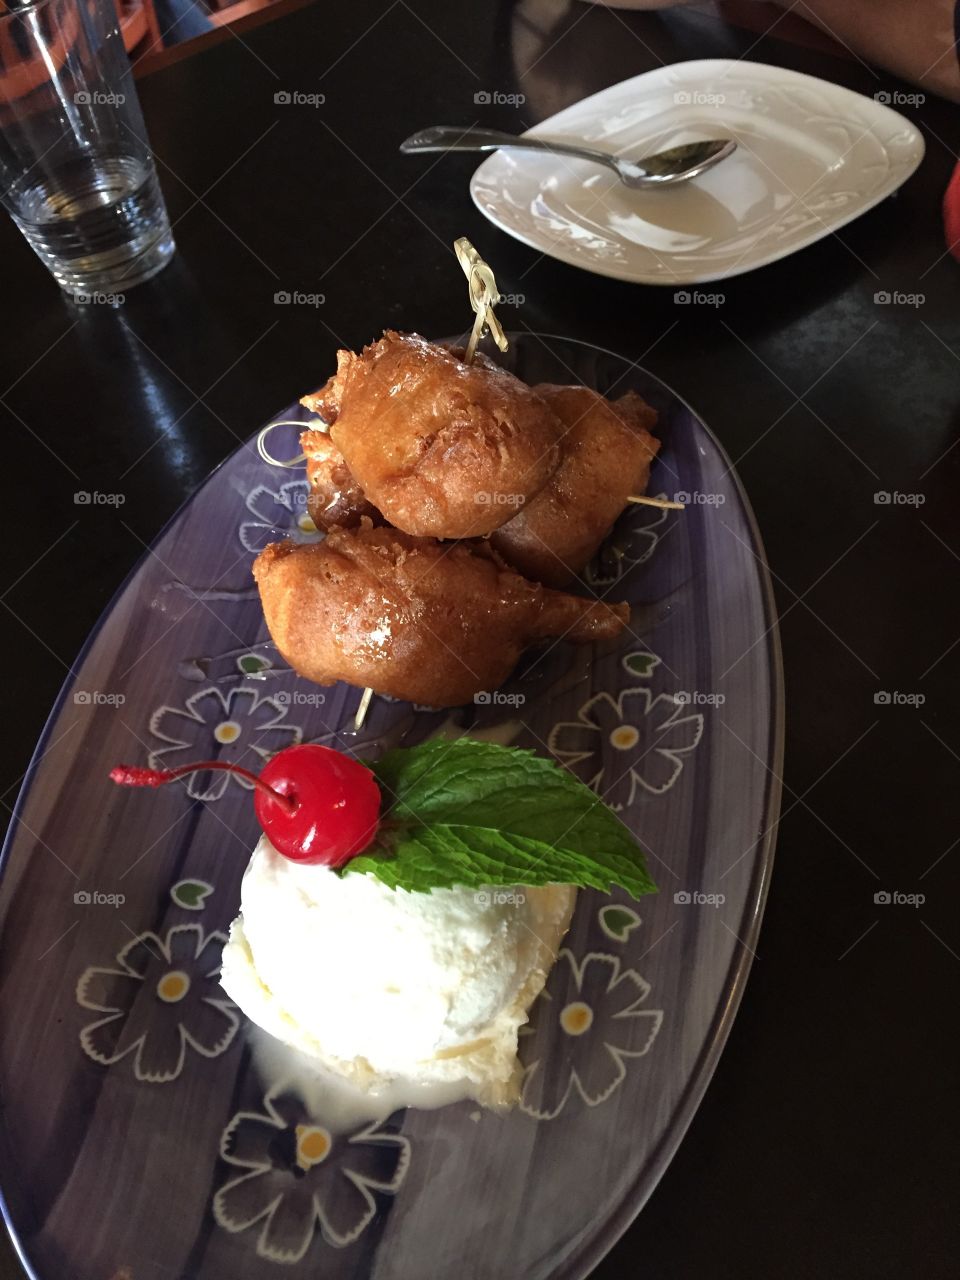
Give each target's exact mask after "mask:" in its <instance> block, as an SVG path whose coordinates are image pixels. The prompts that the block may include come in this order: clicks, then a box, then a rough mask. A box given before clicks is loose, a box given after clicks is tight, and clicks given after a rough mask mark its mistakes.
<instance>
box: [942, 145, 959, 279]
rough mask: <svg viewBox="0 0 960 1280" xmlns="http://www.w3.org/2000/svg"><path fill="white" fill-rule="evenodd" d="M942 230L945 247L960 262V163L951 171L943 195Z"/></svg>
mask: <svg viewBox="0 0 960 1280" xmlns="http://www.w3.org/2000/svg"><path fill="white" fill-rule="evenodd" d="M943 230H944V233H945V234H946V237H947V248H948V249H949V251H950V252H951V253H952V254H953V256H954V257H955V258H956V259H957V261H958V262H960V164H958V165H957V167H956V168H955V169H954V171H953V177H952V178H951V179H950V185H949V186H948V187H947V193H946V195H945V196H944V197H943Z"/></svg>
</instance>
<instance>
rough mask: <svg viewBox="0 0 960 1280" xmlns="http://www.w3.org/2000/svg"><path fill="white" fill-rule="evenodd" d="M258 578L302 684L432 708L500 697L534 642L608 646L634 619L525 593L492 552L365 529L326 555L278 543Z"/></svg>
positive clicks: (535, 587) (340, 537)
mask: <svg viewBox="0 0 960 1280" xmlns="http://www.w3.org/2000/svg"><path fill="white" fill-rule="evenodd" d="M253 573H254V577H255V578H256V580H257V586H258V587H259V589H260V599H261V602H262V604H263V612H264V616H265V617H266V620H267V626H268V627H269V629H270V634H271V636H272V637H273V641H274V643H275V644H276V646H277V648H278V649H279V650H280V652H281V653H282V654H283V656H284V658H285V659H286V660H287V662H289V663H290V665H291V666H292V667H293V668H294V670H295V671H297V672H299V674H300V675H302V676H305V677H306V678H307V679H308V680H314V681H316V682H317V683H318V684H332V683H333V682H334V681H337V680H345V681H346V682H347V683H348V684H353V685H358V686H361V687H363V686H366V685H369V686H370V687H371V688H373V689H374V690H376V692H377V693H387V694H391V695H392V696H393V697H396V698H404V699H407V700H409V701H410V702H422V703H426V704H427V705H429V706H433V707H452V706H459V705H460V704H461V703H464V702H469V701H470V700H471V699H472V697H473V695H474V694H475V693H479V692H481V691H482V690H490V689H496V688H497V687H498V686H499V685H501V684H502V683H503V681H504V680H506V678H507V677H508V676H509V675H510V672H511V671H512V670H513V668H514V666H515V665H516V662H517V659H518V658H519V657H520V654H521V652H522V650H523V649H524V648H526V646H527V645H530V644H533V643H534V642H535V641H537V640H543V639H546V638H548V637H551V636H563V637H565V638H566V639H568V640H573V641H576V642H578V643H587V642H589V641H591V640H601V639H606V638H609V637H613V636H616V635H618V634H619V633H620V632H621V631H622V630H623V627H624V625H625V624H626V622H627V619H628V617H629V609H628V606H627V605H625V604H620V605H612V606H611V605H607V604H603V603H601V602H598V601H588V600H581V599H578V598H577V597H576V596H570V595H566V594H564V593H562V592H559V591H551V590H549V589H548V588H546V587H541V586H540V585H539V584H538V583H533V582H527V581H526V579H525V578H522V577H520V575H519V574H517V573H514V571H513V570H512V569H509V568H507V567H506V566H505V565H503V564H502V563H501V562H500V561H499V559H498V558H497V557H496V556H495V555H494V554H493V553H492V552H490V551H489V550H488V549H487V548H484V547H476V546H470V545H467V544H458V545H454V546H444V545H441V544H440V543H438V542H436V541H435V540H434V539H432V538H414V537H410V536H409V535H407V534H404V533H400V532H398V531H397V530H395V529H390V528H379V529H375V528H373V527H372V526H371V524H370V521H369V520H364V521H362V523H361V526H360V528H359V529H334V530H332V532H330V533H329V534H328V535H327V537H326V538H325V540H324V541H323V542H320V543H312V544H309V545H299V546H298V545H296V544H295V543H292V542H279V543H278V542H275V543H272V544H271V545H270V546H268V547H267V548H266V550H265V551H263V552H262V553H261V554H260V555H259V556H258V557H257V559H256V560H255V561H254V565H253Z"/></svg>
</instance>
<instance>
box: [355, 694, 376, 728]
mask: <svg viewBox="0 0 960 1280" xmlns="http://www.w3.org/2000/svg"><path fill="white" fill-rule="evenodd" d="M372 698H373V690H372V689H371V688H370V686H369V685H368V686H367V687H366V689H364V691H363V696H362V697H361V699H360V705H359V706H358V707H357V714H356V715H355V716H354V717H353V728H354V732H359V731H360V730H361V729H362V728H363V722H364V720H366V718H367V711H368V709H369V707H370V702H371V700H372Z"/></svg>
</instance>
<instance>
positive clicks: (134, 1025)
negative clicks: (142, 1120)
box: [77, 924, 240, 1084]
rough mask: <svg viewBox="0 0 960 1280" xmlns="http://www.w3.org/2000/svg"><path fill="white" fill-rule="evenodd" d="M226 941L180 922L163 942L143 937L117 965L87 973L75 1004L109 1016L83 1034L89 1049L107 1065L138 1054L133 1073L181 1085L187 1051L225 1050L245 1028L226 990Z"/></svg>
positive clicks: (207, 1054) (209, 1054) (121, 955)
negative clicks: (223, 959) (223, 975)
mask: <svg viewBox="0 0 960 1280" xmlns="http://www.w3.org/2000/svg"><path fill="white" fill-rule="evenodd" d="M226 940H227V939H226V936H225V935H224V934H222V933H217V932H214V933H210V934H204V932H203V928H202V927H201V926H200V925H199V924H182V925H176V926H175V927H174V928H172V929H170V930H169V932H168V933H167V935H166V937H165V938H160V937H159V936H158V935H157V934H155V933H151V932H146V933H141V934H139V935H138V936H137V937H135V938H134V939H133V940H132V941H131V942H128V943H127V945H126V946H125V947H124V948H123V950H122V951H121V952H120V953H119V955H118V956H117V958H116V964H117V967H116V968H100V967H98V966H96V965H91V966H90V968H88V969H86V970H84V972H83V973H82V974H81V975H80V979H79V981H78V982H77V1003H78V1004H79V1005H80V1007H81V1008H83V1009H91V1010H93V1012H95V1013H102V1014H106V1015H107V1016H106V1017H104V1018H101V1019H99V1020H98V1021H97V1022H91V1023H89V1024H88V1025H87V1026H85V1027H84V1028H83V1030H82V1031H81V1032H80V1044H81V1046H82V1047H83V1050H84V1052H85V1053H86V1054H87V1055H88V1056H89V1057H91V1058H93V1060H94V1062H99V1063H100V1064H101V1065H102V1066H105V1067H109V1066H113V1064H114V1063H117V1062H120V1061H121V1059H123V1058H126V1057H127V1055H128V1054H133V1074H134V1075H135V1076H136V1078H137V1079H138V1080H143V1081H146V1082H148V1083H150V1084H165V1083H167V1082H168V1081H170V1080H176V1078H177V1077H178V1076H179V1075H180V1073H181V1072H182V1070H183V1066H184V1062H185V1061H186V1057H187V1049H188V1048H189V1049H193V1050H194V1051H195V1052H196V1053H198V1054H200V1056H201V1057H204V1058H217V1057H219V1056H220V1054H221V1053H224V1052H226V1050H227V1049H228V1048H229V1047H230V1045H231V1044H232V1042H233V1038H234V1036H235V1035H236V1033H237V1028H238V1027H239V1025H240V1016H239V1014H238V1013H237V1010H236V1007H235V1006H234V1005H233V1004H232V1003H231V1002H230V1001H229V1000H228V999H227V998H226V996H225V995H224V993H223V989H222V988H221V986H220V953H221V951H222V949H223V944H224V943H225V942H226ZM151 997H152V998H151Z"/></svg>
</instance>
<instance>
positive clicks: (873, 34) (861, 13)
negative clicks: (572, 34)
mask: <svg viewBox="0 0 960 1280" xmlns="http://www.w3.org/2000/svg"><path fill="white" fill-rule="evenodd" d="M686 2H687V0H600V3H605V4H607V5H608V6H609V7H610V8H617V9H669V8H673V7H674V5H676V4H684V3H686ZM773 3H775V4H776V5H777V6H778V7H779V8H781V9H783V10H785V11H787V12H789V13H790V14H792V15H794V16H797V17H802V18H806V19H807V21H808V22H811V23H813V24H814V25H815V26H818V27H820V29H821V30H822V31H825V32H827V34H828V35H831V36H833V38H834V39H835V40H838V41H839V42H840V43H841V44H844V45H846V46H847V48H848V49H849V50H850V51H851V53H854V54H855V55H856V56H857V57H858V58H862V59H863V60H864V61H865V62H871V63H874V64H875V65H876V66H878V67H885V68H886V69H887V70H888V71H892V72H893V73H894V74H895V75H898V76H902V77H903V79H904V80H911V81H913V83H914V84H918V85H921V86H922V87H923V88H925V89H929V90H930V92H931V93H938V94H941V95H942V96H943V97H945V98H952V99H953V100H954V101H960V60H958V52H957V41H958V38H960V17H958V13H960V0H773ZM721 11H722V9H721Z"/></svg>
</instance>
